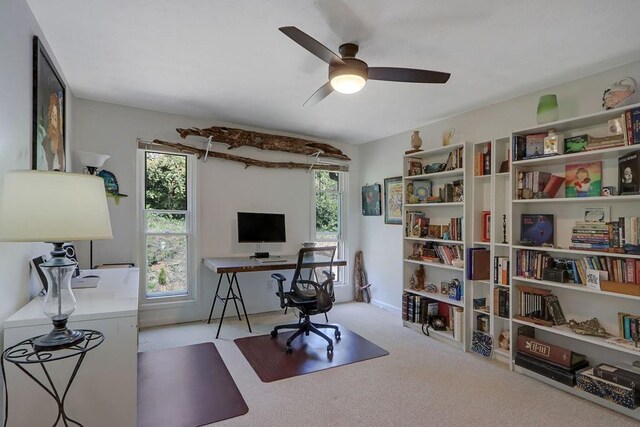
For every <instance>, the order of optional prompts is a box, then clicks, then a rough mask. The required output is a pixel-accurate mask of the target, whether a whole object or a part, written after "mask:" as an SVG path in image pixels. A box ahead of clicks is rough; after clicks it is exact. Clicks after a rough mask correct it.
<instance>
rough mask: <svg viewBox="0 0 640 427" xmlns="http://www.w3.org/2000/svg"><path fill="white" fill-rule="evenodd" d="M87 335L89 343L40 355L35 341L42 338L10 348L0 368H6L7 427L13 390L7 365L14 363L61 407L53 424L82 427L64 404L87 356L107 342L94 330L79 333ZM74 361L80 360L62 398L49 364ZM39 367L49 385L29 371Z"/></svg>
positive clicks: (29, 340)
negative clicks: (75, 359) (69, 359)
mask: <svg viewBox="0 0 640 427" xmlns="http://www.w3.org/2000/svg"><path fill="white" fill-rule="evenodd" d="M79 330H80V331H82V332H84V334H85V339H84V340H83V341H82V342H80V343H78V344H76V345H73V346H71V347H67V348H63V349H59V350H52V351H48V350H47V351H36V350H35V347H34V340H35V339H36V338H38V337H33V338H29V339H26V340H24V341H21V342H19V343H18V344H16V345H13V346H11V347H9V348H7V349H6V350H5V351H4V352H3V353H2V358H0V365H1V367H2V377H3V379H4V392H5V393H4V394H5V399H4V405H5V406H4V426H5V427H6V426H7V421H8V418H9V390H8V385H7V376H6V374H5V367H4V364H5V361H6V362H9V363H13V364H14V365H15V366H17V367H18V368H19V369H20V370H21V371H22V372H24V373H25V374H26V375H27V376H28V377H29V378H31V379H32V380H33V381H35V382H36V383H37V384H38V385H39V386H40V387H42V388H43V389H44V390H45V391H46V392H47V393H48V394H49V395H50V396H51V397H52V398H53V399H54V400H55V401H56V403H57V405H58V417H57V418H56V420H55V422H54V423H53V424H52V425H53V426H56V425H57V424H58V421H60V419H62V422H63V423H64V425H65V426H67V427H68V426H69V423H73V424H75V425H78V426H80V427H82V424H80V423H79V422H78V421H76V420H73V419H71V418H70V417H69V416H68V415H67V413H66V411H65V408H64V402H65V399H66V398H67V394H68V393H69V389H70V388H71V384H73V380H74V379H75V377H76V375H77V374H78V370H79V369H80V366H81V365H82V361H83V360H84V356H85V355H86V354H87V353H88V352H89V351H91V350H93V349H94V348H96V347H98V346H99V345H100V344H102V342H103V341H104V335H102V333H101V332H98V331H94V330H91V329H79ZM72 357H77V358H78V360H77V362H76V364H75V366H74V368H73V372H72V373H71V376H70V377H69V380H68V381H67V385H66V386H65V388H64V392H63V393H62V394H60V391H58V390H57V389H56V387H55V385H54V383H53V380H52V379H51V376H50V375H49V371H47V367H46V366H45V364H47V363H51V362H55V361H57V360H62V359H68V358H72ZM34 364H39V365H40V367H41V368H42V371H43V373H44V376H45V377H46V379H47V383H48V384H47V383H45V382H44V381H40V380H39V379H38V378H36V377H35V376H34V375H33V374H32V373H31V372H29V370H28V369H27V366H29V365H34Z"/></svg>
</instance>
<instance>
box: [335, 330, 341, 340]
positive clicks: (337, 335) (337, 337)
mask: <svg viewBox="0 0 640 427" xmlns="http://www.w3.org/2000/svg"><path fill="white" fill-rule="evenodd" d="M334 335H335V337H336V339H337V340H340V336H341V335H340V331H336V333H335V334H334Z"/></svg>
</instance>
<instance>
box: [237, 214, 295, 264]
mask: <svg viewBox="0 0 640 427" xmlns="http://www.w3.org/2000/svg"><path fill="white" fill-rule="evenodd" d="M286 240H287V236H286V232H285V225H284V214H275V213H258V212H238V242H239V243H284V242H286ZM260 256H262V257H268V256H269V254H268V253H260V252H256V257H260Z"/></svg>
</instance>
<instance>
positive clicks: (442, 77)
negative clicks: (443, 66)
mask: <svg viewBox="0 0 640 427" xmlns="http://www.w3.org/2000/svg"><path fill="white" fill-rule="evenodd" d="M449 77H451V74H450V73H442V72H440V71H431V70H416V69H414V68H394V67H369V76H368V78H369V80H386V81H390V82H408V83H446V82H447V80H449Z"/></svg>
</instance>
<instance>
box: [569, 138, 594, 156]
mask: <svg viewBox="0 0 640 427" xmlns="http://www.w3.org/2000/svg"><path fill="white" fill-rule="evenodd" d="M588 142H589V135H578V136H574V137H571V138H565V139H564V154H571V153H579V152H580V151H584V150H586V149H587V143H588Z"/></svg>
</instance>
